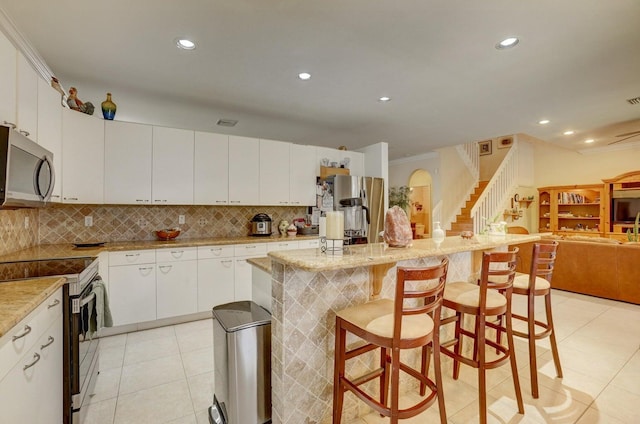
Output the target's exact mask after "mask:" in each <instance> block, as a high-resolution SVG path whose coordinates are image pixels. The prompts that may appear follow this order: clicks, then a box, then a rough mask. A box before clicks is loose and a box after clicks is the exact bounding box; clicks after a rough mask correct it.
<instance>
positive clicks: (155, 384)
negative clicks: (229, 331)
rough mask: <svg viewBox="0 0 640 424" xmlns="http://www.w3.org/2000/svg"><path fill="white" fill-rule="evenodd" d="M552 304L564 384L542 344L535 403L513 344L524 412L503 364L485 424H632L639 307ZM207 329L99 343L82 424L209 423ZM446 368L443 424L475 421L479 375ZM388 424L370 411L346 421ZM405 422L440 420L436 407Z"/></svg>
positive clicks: (167, 330)
mask: <svg viewBox="0 0 640 424" xmlns="http://www.w3.org/2000/svg"><path fill="white" fill-rule="evenodd" d="M514 298H515V300H514V311H522V310H523V308H524V302H523V299H522V297H519V296H518V297H514ZM553 303H554V306H553V308H554V317H555V321H556V330H557V336H558V341H559V349H560V357H561V361H562V367H563V371H564V378H563V379H558V378H555V368H554V366H553V360H552V359H551V353H550V351H549V349H548V347H549V345H548V342H547V341H546V340H543V341H540V342H539V344H538V346H539V348H538V361H539V367H540V374H539V381H540V385H541V387H540V398H539V399H533V398H532V397H531V395H530V393H531V389H530V380H529V368H528V353H527V350H526V349H527V348H526V344H525V343H524V342H522V341H520V340H518V339H516V343H517V359H518V364H519V373H520V383H521V385H522V390H523V396H524V402H525V411H526V412H525V415H519V414H518V413H517V407H516V404H515V395H514V391H513V383H512V380H511V374H510V372H509V371H508V369H509V367H508V366H506V367H502V368H501V369H497V370H493V371H489V373H488V396H489V399H488V404H489V422H490V423H578V424H591V423H603V424H604V423H606V424H629V423H637V422H640V350H639V347H640V306H636V305H630V304H626V303H620V302H613V301H609V300H604V299H598V298H593V297H588V296H581V295H576V294H572V293H567V292H561V291H555V292H554V293H553ZM539 306H542V305H539ZM211 325H212V321H211V320H202V321H195V322H191V323H186V324H179V325H175V326H171V327H162V328H157V329H153V330H147V331H141V332H136V333H129V334H123V335H117V336H111V337H105V338H103V339H101V344H100V349H101V352H100V354H101V357H100V370H101V371H100V375H99V376H98V380H97V384H96V388H95V394H94V395H93V396H92V397H91V403H90V405H89V406H88V408H87V411H86V412H87V423H90V424H102V423H109V424H123V423H136V424H142V423H154V424H158V423H174V424H178V423H181V424H182V423H185V424H186V423H197V424H206V423H208V419H207V408H208V407H209V405H210V404H211V398H212V395H211V394H212V387H213V341H212V328H211ZM445 364H446V366H445V368H444V372H443V374H444V376H445V381H444V386H445V402H446V407H447V416H448V421H449V424H463V423H477V422H478V412H477V410H478V395H477V373H476V372H475V370H471V369H469V368H468V367H465V366H462V372H461V377H460V379H459V380H458V381H454V380H452V379H451V377H450V375H451V368H450V362H448V361H446V362H445ZM387 422H389V420H388V419H383V418H380V417H379V415H376V414H370V415H367V416H365V417H363V418H362V419H358V420H356V421H351V422H349V423H346V424H377V423H387ZM403 422H406V423H439V416H438V408H437V405H434V406H433V407H432V408H430V409H429V410H427V411H425V412H424V413H423V414H421V415H420V416H418V417H415V418H413V419H410V420H405V421H403Z"/></svg>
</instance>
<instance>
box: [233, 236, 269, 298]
mask: <svg viewBox="0 0 640 424" xmlns="http://www.w3.org/2000/svg"><path fill="white" fill-rule="evenodd" d="M234 254H235V256H236V257H235V260H234V271H235V276H234V280H235V290H236V296H235V297H236V301H240V300H252V298H253V296H252V293H251V278H252V271H253V265H251V264H250V263H249V262H247V259H250V258H260V257H264V256H267V243H249V244H238V245H235V247H234Z"/></svg>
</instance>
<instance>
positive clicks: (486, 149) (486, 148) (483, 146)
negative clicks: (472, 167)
mask: <svg viewBox="0 0 640 424" xmlns="http://www.w3.org/2000/svg"><path fill="white" fill-rule="evenodd" d="M478 147H479V148H480V156H484V155H490V154H491V140H485V141H478Z"/></svg>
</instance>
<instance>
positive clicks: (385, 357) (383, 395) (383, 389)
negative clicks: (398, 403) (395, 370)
mask: <svg viewBox="0 0 640 424" xmlns="http://www.w3.org/2000/svg"><path fill="white" fill-rule="evenodd" d="M380 368H382V370H383V371H382V375H381V376H380V403H381V404H383V405H385V406H388V405H387V401H388V395H389V352H388V350H387V349H386V348H384V347H381V348H380Z"/></svg>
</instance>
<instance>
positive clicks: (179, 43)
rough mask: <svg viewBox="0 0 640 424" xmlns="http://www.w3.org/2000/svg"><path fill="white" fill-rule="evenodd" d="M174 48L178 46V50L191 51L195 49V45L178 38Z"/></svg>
mask: <svg viewBox="0 0 640 424" xmlns="http://www.w3.org/2000/svg"><path fill="white" fill-rule="evenodd" d="M176 46H178V48H179V49H183V50H193V49H195V48H196V43H194V42H193V41H191V40H188V39H186V38H178V39H177V40H176Z"/></svg>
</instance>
